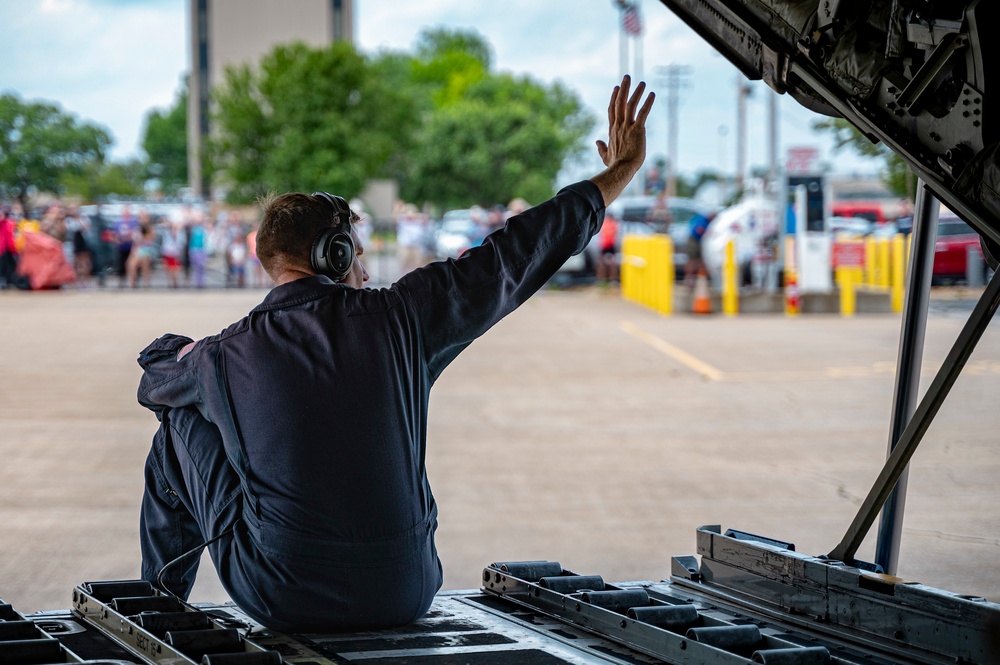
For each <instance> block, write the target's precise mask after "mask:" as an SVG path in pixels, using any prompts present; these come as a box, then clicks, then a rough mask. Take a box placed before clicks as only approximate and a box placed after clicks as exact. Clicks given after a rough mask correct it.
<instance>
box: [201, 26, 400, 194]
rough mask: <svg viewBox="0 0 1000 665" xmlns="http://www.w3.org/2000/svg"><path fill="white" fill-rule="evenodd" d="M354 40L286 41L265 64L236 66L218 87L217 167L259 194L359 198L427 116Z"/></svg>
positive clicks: (235, 190) (235, 185)
mask: <svg viewBox="0 0 1000 665" xmlns="http://www.w3.org/2000/svg"><path fill="white" fill-rule="evenodd" d="M376 73H377V68H376V67H374V66H373V64H372V63H371V62H370V61H369V60H368V59H366V58H365V57H364V56H362V55H361V54H359V53H358V52H357V51H355V49H354V47H353V46H352V45H350V44H347V43H343V42H338V43H335V44H333V45H331V46H330V47H328V48H324V49H312V48H309V47H307V46H305V45H304V44H293V45H288V46H279V47H277V48H275V50H274V51H272V52H271V53H269V54H268V55H267V56H265V57H264V58H263V60H262V61H261V63H260V66H259V68H256V69H251V68H250V67H247V66H243V67H237V68H231V69H229V70H228V71H227V73H226V76H225V81H224V84H223V85H222V87H221V88H219V89H217V90H215V91H213V98H214V100H215V102H216V107H217V112H216V114H215V116H214V118H213V122H214V127H215V129H216V133H215V135H214V136H213V138H212V139H211V140H210V156H211V159H210V164H211V165H212V167H213V168H217V169H219V171H220V173H221V174H222V175H223V176H224V178H225V180H226V184H228V185H229V187H230V199H231V200H233V201H249V200H252V199H253V198H254V197H255V196H257V195H259V194H261V193H263V192H265V191H269V190H275V191H289V190H296V191H303V190H304V191H309V190H310V189H325V190H331V191H336V192H338V193H340V194H342V195H344V196H347V197H351V196H355V195H357V194H358V192H360V191H361V189H362V188H363V187H364V184H365V181H366V180H367V179H368V178H370V177H372V176H374V175H376V174H379V173H381V172H383V171H384V169H385V168H386V165H387V164H389V163H390V161H391V160H392V158H393V156H394V155H396V154H397V153H398V151H399V150H400V149H401V147H404V146H405V145H406V144H407V136H408V135H409V134H410V133H411V132H412V131H413V128H414V127H415V125H416V122H417V117H416V116H414V114H412V113H411V112H410V107H411V104H410V103H409V102H410V100H409V99H408V97H407V90H408V89H405V88H404V89H402V90H401V89H394V88H392V87H390V86H389V85H387V83H386V82H385V81H383V80H381V79H380V78H379V77H378V76H376V75H375V74H376Z"/></svg>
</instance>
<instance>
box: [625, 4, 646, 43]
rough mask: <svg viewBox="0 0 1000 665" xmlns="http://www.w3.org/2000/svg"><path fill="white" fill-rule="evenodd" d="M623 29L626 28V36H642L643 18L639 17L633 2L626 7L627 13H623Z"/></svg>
mask: <svg viewBox="0 0 1000 665" xmlns="http://www.w3.org/2000/svg"><path fill="white" fill-rule="evenodd" d="M622 27H623V28H625V33H626V34H629V35H632V36H633V37H638V36H639V35H641V34H642V18H641V17H640V16H639V10H638V9H637V8H636V6H635V5H634V4H633V3H631V2H630V3H627V4H626V5H625V11H624V12H623V13H622Z"/></svg>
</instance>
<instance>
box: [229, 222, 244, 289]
mask: <svg viewBox="0 0 1000 665" xmlns="http://www.w3.org/2000/svg"><path fill="white" fill-rule="evenodd" d="M234 214H235V213H234ZM229 223H230V225H231V226H232V228H231V230H230V232H229V233H228V236H229V245H228V247H226V263H227V264H228V266H229V272H228V277H227V278H226V286H235V287H236V288H240V289H242V288H243V287H245V286H246V267H247V236H246V231H245V230H244V228H243V224H242V222H241V221H240V217H238V216H237V217H236V219H235V222H234V220H233V219H232V217H230V222H229Z"/></svg>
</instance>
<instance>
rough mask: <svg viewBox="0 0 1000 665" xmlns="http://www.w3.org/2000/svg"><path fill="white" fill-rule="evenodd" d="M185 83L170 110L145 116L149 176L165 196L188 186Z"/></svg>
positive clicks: (154, 110) (145, 147) (145, 143)
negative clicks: (156, 181)
mask: <svg viewBox="0 0 1000 665" xmlns="http://www.w3.org/2000/svg"><path fill="white" fill-rule="evenodd" d="M187 111H188V81H187V80H186V79H185V81H184V84H183V85H182V86H181V89H180V91H179V92H178V93H177V98H176V99H175V100H174V103H173V106H171V107H170V108H168V109H153V110H151V111H149V113H147V114H146V129H145V134H144V136H143V139H142V149H143V150H145V151H146V156H147V158H148V162H147V164H146V167H147V170H148V175H149V176H150V177H153V178H156V179H157V180H159V181H160V185H161V187H162V189H163V191H164V192H166V193H168V194H173V193H175V192H176V191H177V190H178V189H179V188H181V187H184V186H186V185H187V183H188V164H187Z"/></svg>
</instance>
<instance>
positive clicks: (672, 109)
mask: <svg viewBox="0 0 1000 665" xmlns="http://www.w3.org/2000/svg"><path fill="white" fill-rule="evenodd" d="M656 71H657V72H658V73H659V74H660V76H661V77H662V79H661V82H662V84H663V85H664V87H666V89H667V196H677V129H678V126H679V125H680V123H679V122H678V118H677V107H678V105H679V102H680V99H679V98H680V95H679V92H680V89H681V88H684V87H687V86H686V84H687V81H686V80H685V79H686V77H687V76H689V75H690V74H691V68H690V67H688V66H687V65H667V66H666V67H657V68H656Z"/></svg>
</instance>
